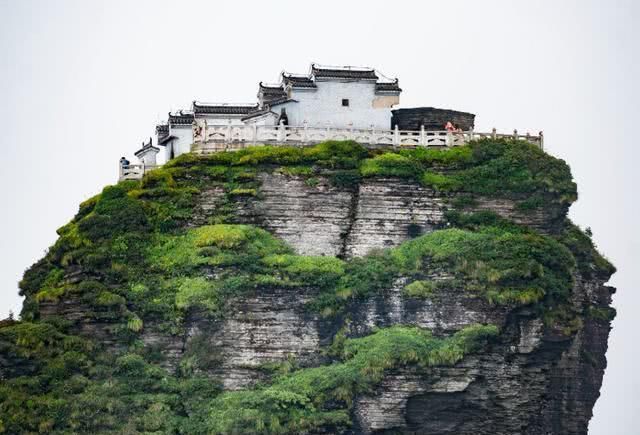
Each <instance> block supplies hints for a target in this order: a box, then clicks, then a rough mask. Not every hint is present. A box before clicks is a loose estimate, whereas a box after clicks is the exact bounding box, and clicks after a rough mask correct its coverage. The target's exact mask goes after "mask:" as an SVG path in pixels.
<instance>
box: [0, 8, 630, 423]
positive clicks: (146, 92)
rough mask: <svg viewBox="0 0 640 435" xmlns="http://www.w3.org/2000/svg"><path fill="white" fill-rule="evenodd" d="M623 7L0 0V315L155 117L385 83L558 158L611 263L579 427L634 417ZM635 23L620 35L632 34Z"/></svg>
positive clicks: (626, 18) (582, 215) (584, 221)
mask: <svg viewBox="0 0 640 435" xmlns="http://www.w3.org/2000/svg"><path fill="white" fill-rule="evenodd" d="M639 10H640V7H639V6H638V2H636V3H635V4H634V2H633V1H600V2H596V1H585V0H582V1H558V0H555V1H553V0H550V1H529V2H524V1H519V2H515V1H477V0H469V1H446V2H445V1H393V2H391V1H389V2H377V1H372V0H367V1H362V2H357V1H349V2H347V1H328V0H324V1H322V2H303V1H300V0H298V1H291V2H290V1H277V2H276V1H265V0H261V1H255V2H251V1H234V2H231V1H228V2H224V4H222V2H185V1H175V0H174V1H168V2H161V1H157V0H155V1H132V0H128V1H115V0H109V1H88V0H81V1H53V0H52V1H27V0H15V1H7V0H0V20H2V23H1V25H0V65H1V68H0V97H1V99H0V119H1V120H2V122H3V131H4V133H3V134H2V135H1V137H0V144H1V147H0V150H1V151H2V153H3V156H2V167H1V169H0V204H1V207H2V212H1V213H0V241H1V243H0V264H1V266H0V317H4V316H6V315H7V314H8V312H9V310H13V311H14V312H16V313H17V312H19V311H20V305H21V300H20V299H19V298H18V296H17V281H18V280H19V279H20V277H21V275H22V273H23V271H24V269H25V268H27V267H28V266H29V265H30V264H32V263H33V262H35V261H36V260H37V259H39V258H40V257H42V255H43V254H44V251H45V249H46V248H47V247H48V246H50V245H51V244H52V243H53V241H54V240H55V238H56V234H55V230H56V229H57V228H58V227H60V226H62V225H63V224H65V223H66V222H68V221H69V219H71V218H72V216H73V215H74V214H75V212H76V211H77V208H78V204H79V203H80V202H81V201H82V200H84V199H86V198H88V197H90V196H92V195H94V194H95V193H97V192H99V191H100V190H101V189H102V187H103V186H104V185H106V184H109V183H113V182H115V181H116V177H117V163H118V158H119V157H120V156H121V155H127V156H130V157H132V154H133V152H134V151H135V150H136V149H137V147H138V145H139V144H140V142H141V141H142V140H143V139H145V138H146V137H149V136H150V135H152V134H153V128H154V125H155V123H156V122H157V121H159V120H161V119H163V118H165V117H166V112H167V111H168V110H170V109H172V110H175V109H179V108H188V107H189V104H190V102H191V101H192V100H193V99H199V100H203V101H230V102H245V101H246V102H253V101H254V100H255V94H256V90H257V83H258V82H259V81H260V80H263V81H271V82H273V81H276V79H277V78H278V74H279V73H280V71H281V70H283V69H285V70H287V71H291V72H306V71H307V70H308V67H309V63H310V62H318V63H322V64H334V65H362V66H373V67H376V68H378V69H379V70H380V71H382V72H383V73H384V74H385V75H387V76H391V77H399V79H400V85H401V86H402V88H403V90H404V92H403V94H402V97H401V102H402V103H401V107H411V106H418V105H423V106H436V107H442V108H451V109H457V110H463V111H470V112H473V113H476V114H477V118H476V120H477V123H476V130H485V131H488V130H490V129H491V128H492V127H496V128H498V130H500V131H505V132H506V131H512V130H513V129H514V128H517V129H518V130H519V131H521V132H526V131H530V132H532V133H534V132H537V131H539V130H544V132H545V139H546V141H545V144H546V148H547V150H548V152H550V153H551V154H553V155H555V156H558V157H561V158H563V159H565V160H567V162H568V163H569V164H570V165H571V167H572V170H573V175H574V177H575V179H576V181H577V183H578V186H579V193H580V199H579V200H578V202H577V203H576V204H575V205H574V206H573V207H572V208H571V217H572V218H573V219H574V220H575V222H577V223H578V224H579V225H581V226H582V227H583V228H584V227H587V226H589V227H591V228H592V229H593V232H594V238H595V240H596V241H597V243H598V246H599V247H600V250H601V251H602V252H603V253H604V254H605V255H606V256H607V257H608V258H610V259H611V260H612V261H613V263H615V265H616V266H617V267H618V270H619V272H618V273H617V274H616V275H615V276H614V277H613V278H612V280H611V284H612V285H614V286H616V287H617V288H618V293H617V294H616V296H615V307H616V308H617V310H618V317H617V318H616V320H615V322H614V324H613V325H614V328H613V331H612V335H611V338H610V341H609V343H610V350H609V352H608V354H607V357H608V359H609V368H608V369H607V372H606V375H605V381H604V387H603V389H602V397H601V398H600V400H599V401H598V403H597V405H596V408H595V417H594V420H593V421H592V425H591V429H590V434H592V435H616V434H625V435H627V434H633V433H637V432H636V430H637V421H638V415H640V399H639V393H638V392H639V391H640V370H637V369H636V365H637V364H638V362H639V361H640V354H639V351H638V349H639V347H640V346H638V338H637V335H636V330H637V328H638V322H637V321H636V319H637V318H638V314H640V288H639V286H638V284H639V283H640V282H639V281H640V280H639V278H638V276H639V275H640V270H638V269H637V268H638V266H640V256H639V251H640V236H639V231H638V228H637V219H638V208H639V207H638V198H639V197H640V193H639V192H638V190H639V189H640V177H639V175H638V173H639V172H640V171H639V170H638V169H637V167H638V164H639V162H638V157H639V153H638V147H640V123H638V118H639V115H640V110H639V106H638V101H639V98H640V95H639V94H640V92H639V87H638V84H637V80H638V77H640V71H639V68H638V64H639V62H640V61H639V56H638V55H639V54H640V50H639V48H640V31H639V30H638V28H639V27H640V26H637V21H638V20H639V19H640V16H639V15H640V14H639V13H638V12H639ZM634 27H635V28H634Z"/></svg>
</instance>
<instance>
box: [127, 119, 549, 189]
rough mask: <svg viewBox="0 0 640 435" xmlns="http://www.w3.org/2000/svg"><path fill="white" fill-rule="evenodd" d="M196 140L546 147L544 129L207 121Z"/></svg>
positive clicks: (140, 169)
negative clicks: (514, 142)
mask: <svg viewBox="0 0 640 435" xmlns="http://www.w3.org/2000/svg"><path fill="white" fill-rule="evenodd" d="M193 138H194V142H193V144H192V145H191V152H193V153H196V154H209V153H215V152H219V151H234V150H239V149H243V148H246V147H248V146H260V145H274V146H278V145H282V146H310V145H315V144H317V143H320V142H324V141H328V140H353V141H355V142H358V143H360V144H362V145H364V146H366V147H368V148H393V149H398V148H416V147H454V146H460V145H464V144H466V143H468V142H469V141H472V140H475V139H481V138H509V139H520V140H526V141H528V142H531V143H533V144H535V145H537V146H539V147H540V148H543V146H544V138H543V135H542V132H540V133H539V134H538V135H537V136H533V135H530V134H529V133H527V134H519V133H518V131H517V130H514V131H513V134H498V133H497V132H496V129H495V128H494V129H493V131H492V132H491V133H479V132H475V131H473V130H468V131H459V132H451V131H447V130H425V129H424V128H421V129H420V130H418V131H416V130H399V129H398V128H397V127H396V128H395V129H393V130H377V129H362V128H333V127H327V128H321V127H309V126H307V125H303V126H286V125H283V124H281V125H277V126H271V125H230V124H229V125H207V123H206V122H202V123H199V122H197V123H194V124H193ZM156 167H157V166H155V165H153V166H149V165H144V164H133V165H119V171H120V172H119V180H120V181H122V180H139V179H141V178H142V177H143V175H144V174H145V172H147V171H149V170H151V169H154V168H156Z"/></svg>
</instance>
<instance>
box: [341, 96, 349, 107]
mask: <svg viewBox="0 0 640 435" xmlns="http://www.w3.org/2000/svg"><path fill="white" fill-rule="evenodd" d="M342 107H349V99H348V98H343V99H342Z"/></svg>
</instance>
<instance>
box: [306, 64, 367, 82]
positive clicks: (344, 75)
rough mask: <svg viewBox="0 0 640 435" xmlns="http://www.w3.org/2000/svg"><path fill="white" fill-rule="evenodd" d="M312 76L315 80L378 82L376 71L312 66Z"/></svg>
mask: <svg viewBox="0 0 640 435" xmlns="http://www.w3.org/2000/svg"><path fill="white" fill-rule="evenodd" d="M311 74H312V75H313V76H314V77H315V78H331V79H355V80H378V76H377V75H376V71H375V70H374V69H361V68H358V69H351V68H350V67H345V68H331V67H326V68H325V67H320V66H317V65H315V64H312V65H311Z"/></svg>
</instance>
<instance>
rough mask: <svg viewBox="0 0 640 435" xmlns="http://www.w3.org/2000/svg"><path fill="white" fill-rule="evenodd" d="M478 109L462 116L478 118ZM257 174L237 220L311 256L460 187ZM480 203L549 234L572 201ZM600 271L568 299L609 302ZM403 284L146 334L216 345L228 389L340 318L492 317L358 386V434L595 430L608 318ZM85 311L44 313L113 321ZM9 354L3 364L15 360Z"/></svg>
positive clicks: (245, 305)
mask: <svg viewBox="0 0 640 435" xmlns="http://www.w3.org/2000/svg"><path fill="white" fill-rule="evenodd" d="M465 115H468V114H465ZM394 116H398V114H396V115H394ZM470 116H471V117H470V118H469V116H467V117H466V118H464V121H465V122H467V121H468V122H471V123H472V122H473V115H470ZM407 122H408V121H407ZM401 128H402V127H401ZM259 181H260V186H261V187H260V189H259V195H258V196H257V197H250V198H243V199H240V200H238V201H236V203H235V211H234V215H233V216H234V217H233V221H234V223H245V224H253V225H256V226H259V227H262V228H264V229H266V230H268V231H270V232H271V233H272V234H274V235H275V236H277V237H279V238H281V239H282V240H284V241H286V242H287V243H288V244H290V245H291V246H292V247H293V248H294V249H295V251H296V252H297V253H299V254H307V255H326V256H339V257H342V258H349V257H355V256H362V255H364V254H366V253H368V252H370V251H372V250H374V249H379V248H387V247H393V246H397V245H399V244H400V243H402V242H404V241H406V240H408V239H410V238H413V237H415V236H417V235H420V234H425V233H428V232H431V231H433V230H434V229H437V228H441V227H443V226H444V225H445V222H446V221H445V219H444V213H445V211H446V209H447V208H449V207H450V206H451V204H452V202H454V201H455V200H456V199H457V195H455V194H441V193H438V192H437V191H435V190H433V189H430V188H427V187H423V186H421V185H419V184H418V183H415V182H411V181H407V180H400V179H393V178H375V179H367V180H363V181H362V182H360V183H358V184H357V185H355V186H351V187H342V188H338V187H335V186H333V185H332V184H331V183H330V182H329V180H328V178H325V177H323V176H319V177H318V179H317V180H316V181H317V182H316V183H313V185H310V183H307V182H305V179H304V178H302V177H296V176H285V175H280V174H276V173H261V174H260V175H259ZM223 201H224V191H223V190H222V189H221V188H219V187H210V188H204V189H201V192H200V194H199V197H198V201H197V202H198V204H197V206H196V208H195V211H194V213H193V216H192V217H191V219H190V222H189V225H192V226H197V225H200V224H203V223H205V222H207V221H208V220H209V219H211V218H212V216H213V215H214V214H215V213H216V210H217V209H218V208H219V206H220V205H221V204H222V202H223ZM479 210H491V211H494V212H496V213H497V214H499V215H500V216H503V217H505V218H508V219H511V220H513V221H515V222H517V223H520V224H524V225H528V226H529V227H532V228H535V229H537V230H539V231H541V232H543V233H553V232H554V231H555V230H556V228H557V226H558V222H559V221H561V220H562V218H563V217H564V214H565V212H566V210H564V209H561V208H558V207H556V206H549V207H545V208H541V209H540V210H539V211H536V212H526V213H525V212H523V211H521V210H519V209H518V207H517V206H516V201H515V200H509V199H495V198H483V197H477V196H476V197H475V198H474V202H473V205H471V206H469V207H468V211H479ZM427 278H429V279H431V280H434V281H437V280H442V281H447V280H451V275H450V274H449V273H448V272H447V271H439V272H438V273H435V274H434V275H432V276H429V277H427ZM605 279H606V278H604V277H601V278H594V277H590V278H587V277H583V276H581V275H580V274H579V273H578V272H576V276H575V285H574V288H573V294H572V297H571V304H572V309H573V310H574V311H575V312H580V313H585V312H587V311H588V308H589V307H593V306H595V307H608V306H609V304H610V302H611V294H612V293H613V290H614V289H612V288H610V287H608V286H606V285H605V284H604V283H605ZM405 284H406V282H404V281H402V279H400V280H396V282H394V284H393V285H392V286H391V287H390V288H388V289H385V290H384V291H382V292H381V293H380V294H378V295H375V296H373V297H370V298H369V299H367V300H366V301H364V302H363V301H354V302H352V303H351V304H350V305H349V307H348V309H347V311H346V313H344V314H343V315H342V317H340V318H338V319H324V318H322V317H321V316H320V315H318V314H314V313H310V312H309V311H308V310H306V309H305V306H306V304H307V303H308V302H309V301H310V300H312V298H313V297H314V296H315V292H316V290H314V289H309V288H304V287H282V288H273V287H270V288H257V289H255V291H254V292H253V293H252V294H249V295H245V296H243V297H241V298H238V299H237V300H235V301H233V302H232V303H231V304H230V305H229V307H228V308H227V312H226V313H225V316H224V317H223V318H222V319H219V320H216V321H212V320H210V318H207V317H206V316H203V315H201V314H200V313H198V312H194V313H191V315H190V316H189V317H188V318H187V319H185V323H186V333H185V335H171V334H169V333H167V332H163V331H161V330H159V329H157V328H155V327H154V324H153V323H152V322H151V323H147V324H146V326H145V329H144V332H143V333H142V335H141V340H142V342H144V344H145V345H146V346H147V347H150V348H155V349H159V350H160V351H162V352H163V353H164V355H165V356H166V362H165V364H166V367H168V368H169V369H171V370H176V369H177V367H178V366H179V364H180V361H181V360H183V359H184V358H185V357H187V356H189V355H192V354H196V353H202V352H203V351H204V352H205V353H207V354H209V355H212V356H213V357H212V358H211V361H210V364H209V368H207V369H206V373H207V374H208V375H210V376H211V377H215V378H219V379H221V381H222V385H223V387H224V388H225V389H227V390H237V389H242V388H246V387H249V386H252V385H254V384H255V383H256V382H259V381H263V380H265V379H267V378H266V375H265V372H264V366H265V364H268V363H273V362H283V361H287V360H292V359H295V360H296V363H297V364H298V365H299V366H302V367H305V366H309V367H310V366H314V365H317V364H319V363H321V362H322V361H323V360H324V359H325V358H326V357H325V356H324V355H323V353H322V348H323V346H325V345H328V344H330V343H331V341H332V339H333V338H334V336H335V334H336V333H337V331H338V330H339V329H340V328H341V325H343V324H346V325H347V326H346V331H345V332H346V334H347V336H349V337H360V336H365V335H367V334H369V333H371V331H372V330H374V328H379V327H386V326H391V325H397V324H409V325H417V326H421V327H424V328H428V329H430V330H432V331H433V333H434V334H435V335H442V336H444V335H447V334H449V333H451V332H453V331H456V330H459V329H461V328H462V327H464V326H468V325H473V324H477V323H491V324H495V325H498V326H499V327H500V328H502V329H501V330H502V332H501V334H500V336H499V340H498V341H497V342H496V343H494V344H492V345H491V346H490V348H489V349H488V350H487V351H486V352H482V353H478V354H473V355H470V356H468V357H465V358H464V359H463V360H462V361H461V362H459V363H457V364H455V365H454V366H452V367H432V368H430V369H427V372H428V373H427V374H428V376H425V372H424V370H422V371H418V370H416V369H411V368H404V369H394V370H392V371H390V372H389V373H386V374H385V377H384V379H383V381H382V382H381V383H380V384H379V385H378V386H377V387H376V388H375V390H374V391H372V392H371V393H369V394H366V395H362V396H359V397H357V398H356V400H355V403H354V406H353V412H352V413H353V416H352V417H353V421H354V426H353V428H352V429H351V431H352V433H354V434H374V433H377V434H383V433H384V434H391V433H394V434H395V433H406V434H457V435H464V434H469V435H471V434H474V435H478V434H491V435H496V434H504V435H512V434H530V435H548V434H556V435H567V434H576V435H577V434H586V433H587V426H588V422H589V419H590V418H591V413H592V408H593V405H594V403H595V400H596V399H597V397H598V395H599V389H600V385H601V382H602V376H603V371H604V368H605V366H606V360H605V357H604V355H605V352H606V349H607V337H608V333H609V329H610V322H609V320H606V319H602V318H598V317H597V316H596V317H589V316H588V315H585V316H583V321H582V323H581V324H580V325H576V326H575V329H574V331H572V332H571V333H570V334H566V333H564V332H563V331H557V330H554V329H553V328H550V327H548V326H545V324H544V323H543V321H542V320H541V319H540V317H539V316H538V315H537V313H534V312H532V311H531V310H530V309H527V308H526V307H525V308H519V309H514V308H513V307H509V306H504V305H492V304H490V303H489V302H487V301H486V300H485V299H482V298H480V297H479V296H477V295H474V294H473V293H469V292H468V291H465V290H464V289H462V288H458V287H456V286H455V285H452V286H450V287H446V290H437V291H435V292H434V294H433V295H432V296H431V297H429V298H426V299H407V298H403V297H402V295H401V291H402V288H403V287H404V285H405ZM83 311H84V309H83V307H82V305H81V303H80V302H74V301H73V300H72V299H68V300H66V301H65V302H64V303H48V304H47V303H44V304H42V305H41V315H42V316H43V317H47V316H62V317H65V318H66V319H67V320H70V321H72V322H75V325H76V327H77V329H78V331H80V332H81V333H85V334H91V335H92V336H94V337H99V338H101V339H102V340H103V341H107V340H108V338H107V337H108V336H109V322H108V321H99V320H96V319H92V318H88V317H87V316H85V315H83ZM345 318H347V319H348V321H347V322H346V323H344V321H345ZM3 358H4V357H3ZM3 358H0V365H2V366H4V367H12V366H11V364H9V363H8V362H7V363H5V362H4V361H3ZM6 370H9V369H6Z"/></svg>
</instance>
